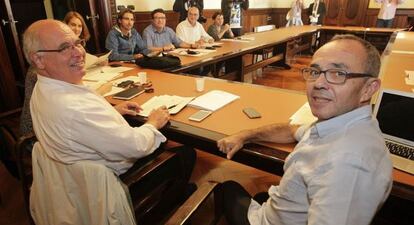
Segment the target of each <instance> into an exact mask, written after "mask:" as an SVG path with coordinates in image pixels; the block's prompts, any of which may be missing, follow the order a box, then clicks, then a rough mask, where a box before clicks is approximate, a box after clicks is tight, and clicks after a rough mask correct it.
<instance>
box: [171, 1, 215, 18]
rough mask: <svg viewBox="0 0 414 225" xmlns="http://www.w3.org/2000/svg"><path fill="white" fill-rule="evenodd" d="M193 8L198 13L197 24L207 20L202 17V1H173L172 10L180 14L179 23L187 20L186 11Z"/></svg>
mask: <svg viewBox="0 0 414 225" xmlns="http://www.w3.org/2000/svg"><path fill="white" fill-rule="evenodd" d="M192 6H195V7H197V8H198V10H199V11H200V17H199V18H198V22H200V23H205V22H206V21H207V19H206V18H205V17H203V9H204V0H175V2H174V6H173V10H174V11H175V12H179V13H180V22H181V21H183V20H185V18H187V11H188V9H189V8H190V7H192Z"/></svg>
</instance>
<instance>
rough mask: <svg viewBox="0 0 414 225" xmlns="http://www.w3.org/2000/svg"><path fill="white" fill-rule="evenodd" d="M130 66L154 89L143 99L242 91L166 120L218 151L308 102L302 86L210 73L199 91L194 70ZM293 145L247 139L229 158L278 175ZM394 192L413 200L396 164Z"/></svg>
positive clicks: (173, 129)
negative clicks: (199, 117)
mask: <svg viewBox="0 0 414 225" xmlns="http://www.w3.org/2000/svg"><path fill="white" fill-rule="evenodd" d="M129 66H131V65H129ZM133 68H134V69H132V70H130V71H127V72H125V74H124V76H136V74H137V73H138V72H146V73H147V77H148V79H149V80H150V81H151V83H152V87H153V88H154V92H153V93H143V94H141V95H139V96H137V97H135V98H133V99H132V101H135V102H137V103H138V104H141V105H142V104H143V103H145V102H146V101H148V100H149V99H150V98H152V97H153V96H160V95H178V96H182V97H197V96H200V95H202V94H205V93H207V92H208V91H211V90H223V91H226V92H229V93H232V94H235V95H238V96H240V98H239V99H237V100H235V101H234V102H232V103H230V104H228V105H226V106H224V107H223V108H220V109H219V110H217V111H215V112H213V113H212V115H210V116H209V117H207V118H206V119H204V120H203V121H201V122H194V121H191V120H189V119H188V118H189V117H190V116H191V115H192V114H193V113H195V112H196V111H198V109H196V108H192V107H185V108H184V109H182V110H181V111H180V112H179V113H178V114H176V115H172V116H171V122H170V124H169V125H168V126H166V127H165V128H164V129H163V130H162V132H163V133H164V134H165V135H166V136H167V137H168V138H169V139H170V140H173V141H176V142H179V143H183V144H187V145H190V146H193V147H195V148H198V149H201V150H204V151H207V152H209V153H212V154H216V155H219V156H222V157H225V155H224V154H222V153H221V152H219V151H218V149H217V146H216V141H217V140H219V139H221V138H223V137H226V136H228V135H231V134H234V133H237V132H239V131H241V130H244V129H253V128H257V127H260V126H262V125H267V124H272V123H284V122H288V121H289V118H290V117H291V116H292V115H293V114H294V113H295V112H296V111H297V110H298V109H299V108H300V107H301V106H302V105H304V104H305V103H306V102H307V98H306V95H305V94H304V93H302V92H297V91H291V90H285V89H279V88H272V87H265V86H261V85H254V84H247V83H242V82H235V81H228V80H223V79H217V78H211V77H206V78H205V88H204V91H203V92H197V91H196V85H195V77H193V76H183V75H176V74H171V73H166V72H161V71H157V70H149V69H140V68H137V67H133ZM107 99H108V101H109V102H110V103H111V104H117V103H119V102H120V101H121V100H116V99H113V98H112V97H107ZM247 107H252V108H254V109H256V110H257V111H258V112H259V113H260V114H261V116H262V117H261V118H257V119H249V118H248V117H247V116H246V115H245V114H244V113H243V112H242V110H243V109H244V108H247ZM127 120H128V122H129V123H130V124H131V125H133V126H139V125H141V124H142V123H144V122H145V118H143V117H140V116H127ZM294 146H295V143H293V144H274V143H264V142H261V143H253V144H248V145H246V146H245V147H244V148H243V150H241V151H240V152H239V153H238V154H236V155H235V157H234V158H233V160H235V161H238V162H240V163H243V164H247V165H250V166H253V167H256V168H258V169H261V170H264V171H268V172H271V173H273V174H276V175H279V176H282V175H283V164H284V160H285V158H286V157H287V155H288V154H289V153H290V152H291V151H293V149H294ZM392 194H393V195H396V196H399V197H402V198H405V199H409V200H412V201H414V176H412V175H410V174H407V173H405V172H402V171H399V170H396V169H394V186H393V190H392Z"/></svg>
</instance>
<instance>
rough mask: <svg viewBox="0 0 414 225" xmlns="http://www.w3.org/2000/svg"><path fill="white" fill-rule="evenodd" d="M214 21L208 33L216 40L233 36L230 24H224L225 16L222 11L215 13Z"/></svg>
mask: <svg viewBox="0 0 414 225" xmlns="http://www.w3.org/2000/svg"><path fill="white" fill-rule="evenodd" d="M212 18H213V21H214V23H213V24H211V25H210V26H209V27H208V30H207V33H208V34H209V35H210V36H211V37H213V38H214V41H219V40H220V39H222V38H233V37H234V34H233V32H232V31H231V29H230V26H229V25H228V24H224V25H223V23H224V17H223V13H222V12H216V13H214V15H213V17H212Z"/></svg>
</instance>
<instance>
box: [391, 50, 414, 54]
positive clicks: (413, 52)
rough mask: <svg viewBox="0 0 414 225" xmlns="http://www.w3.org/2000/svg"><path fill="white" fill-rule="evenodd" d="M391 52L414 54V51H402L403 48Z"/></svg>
mask: <svg viewBox="0 0 414 225" xmlns="http://www.w3.org/2000/svg"><path fill="white" fill-rule="evenodd" d="M391 53H394V54H405V55H414V51H401V50H393V51H391Z"/></svg>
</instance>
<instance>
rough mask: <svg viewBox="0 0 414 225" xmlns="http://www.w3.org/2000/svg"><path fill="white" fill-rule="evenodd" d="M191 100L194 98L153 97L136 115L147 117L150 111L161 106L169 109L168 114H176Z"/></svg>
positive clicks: (175, 96)
mask: <svg viewBox="0 0 414 225" xmlns="http://www.w3.org/2000/svg"><path fill="white" fill-rule="evenodd" d="M193 99H194V97H180V96H177V95H160V96H154V97H152V98H151V99H150V100H148V101H147V102H145V103H144V104H142V105H141V108H142V111H141V112H139V113H138V115H140V116H145V117H147V116H148V115H149V114H150V113H151V111H152V110H154V109H157V108H159V107H161V106H165V107H167V108H169V109H168V111H169V112H170V114H176V113H178V112H179V111H181V109H183V108H184V107H185V106H186V105H187V104H188V103H189V102H190V101H191V100H193Z"/></svg>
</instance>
